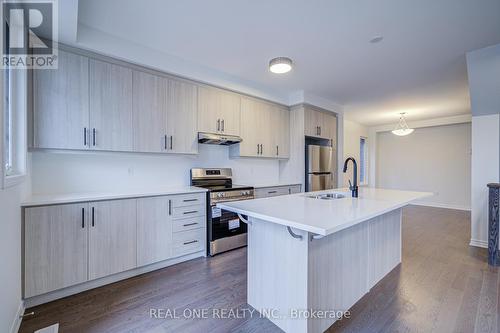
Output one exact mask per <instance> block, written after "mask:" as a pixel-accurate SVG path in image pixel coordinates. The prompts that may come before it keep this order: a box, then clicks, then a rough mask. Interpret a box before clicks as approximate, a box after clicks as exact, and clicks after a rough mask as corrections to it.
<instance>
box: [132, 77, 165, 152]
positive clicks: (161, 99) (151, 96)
mask: <svg viewBox="0 0 500 333" xmlns="http://www.w3.org/2000/svg"><path fill="white" fill-rule="evenodd" d="M132 87H133V88H132V90H133V103H134V104H133V116H134V119H133V133H134V151H138V152H153V153H155V152H163V151H166V150H167V138H166V135H167V129H166V124H167V89H168V80H167V79H166V78H163V77H161V76H158V75H152V74H149V73H144V72H139V71H134V72H133V85H132Z"/></svg>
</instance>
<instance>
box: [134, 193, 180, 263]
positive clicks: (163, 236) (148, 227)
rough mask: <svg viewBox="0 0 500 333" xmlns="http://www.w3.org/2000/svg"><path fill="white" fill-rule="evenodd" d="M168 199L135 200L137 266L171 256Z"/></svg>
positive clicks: (169, 202) (170, 222)
mask: <svg viewBox="0 0 500 333" xmlns="http://www.w3.org/2000/svg"><path fill="white" fill-rule="evenodd" d="M170 205H171V200H169V198H168V197H154V198H141V199H137V265H138V266H144V265H149V264H152V263H155V262H158V261H162V260H166V259H168V258H170V257H171V256H172V219H171V216H170V215H169V211H170Z"/></svg>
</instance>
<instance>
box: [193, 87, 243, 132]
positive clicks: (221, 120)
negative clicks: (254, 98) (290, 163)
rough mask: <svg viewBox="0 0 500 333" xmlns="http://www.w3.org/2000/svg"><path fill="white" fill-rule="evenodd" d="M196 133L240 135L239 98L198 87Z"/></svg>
mask: <svg viewBox="0 0 500 333" xmlns="http://www.w3.org/2000/svg"><path fill="white" fill-rule="evenodd" d="M198 131H200V132H208V133H220V134H228V135H240V96H239V95H237V94H234V93H230V92H226V91H223V90H221V89H217V88H212V87H205V86H202V87H199V95H198Z"/></svg>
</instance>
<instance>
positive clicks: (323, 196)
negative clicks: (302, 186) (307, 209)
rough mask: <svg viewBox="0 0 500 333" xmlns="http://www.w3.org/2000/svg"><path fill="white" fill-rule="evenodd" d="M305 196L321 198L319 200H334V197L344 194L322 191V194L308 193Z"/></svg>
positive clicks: (339, 197) (342, 196)
mask: <svg viewBox="0 0 500 333" xmlns="http://www.w3.org/2000/svg"><path fill="white" fill-rule="evenodd" d="M307 197H308V198H312V199H321V200H335V199H342V198H345V195H344V194H342V193H323V194H314V195H308V196H307Z"/></svg>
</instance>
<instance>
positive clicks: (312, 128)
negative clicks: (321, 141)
mask: <svg viewBox="0 0 500 333" xmlns="http://www.w3.org/2000/svg"><path fill="white" fill-rule="evenodd" d="M321 120H322V113H321V112H319V111H316V110H312V109H310V108H307V107H306V108H305V110H304V132H305V135H307V136H313V137H319V129H318V127H319V126H321Z"/></svg>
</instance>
